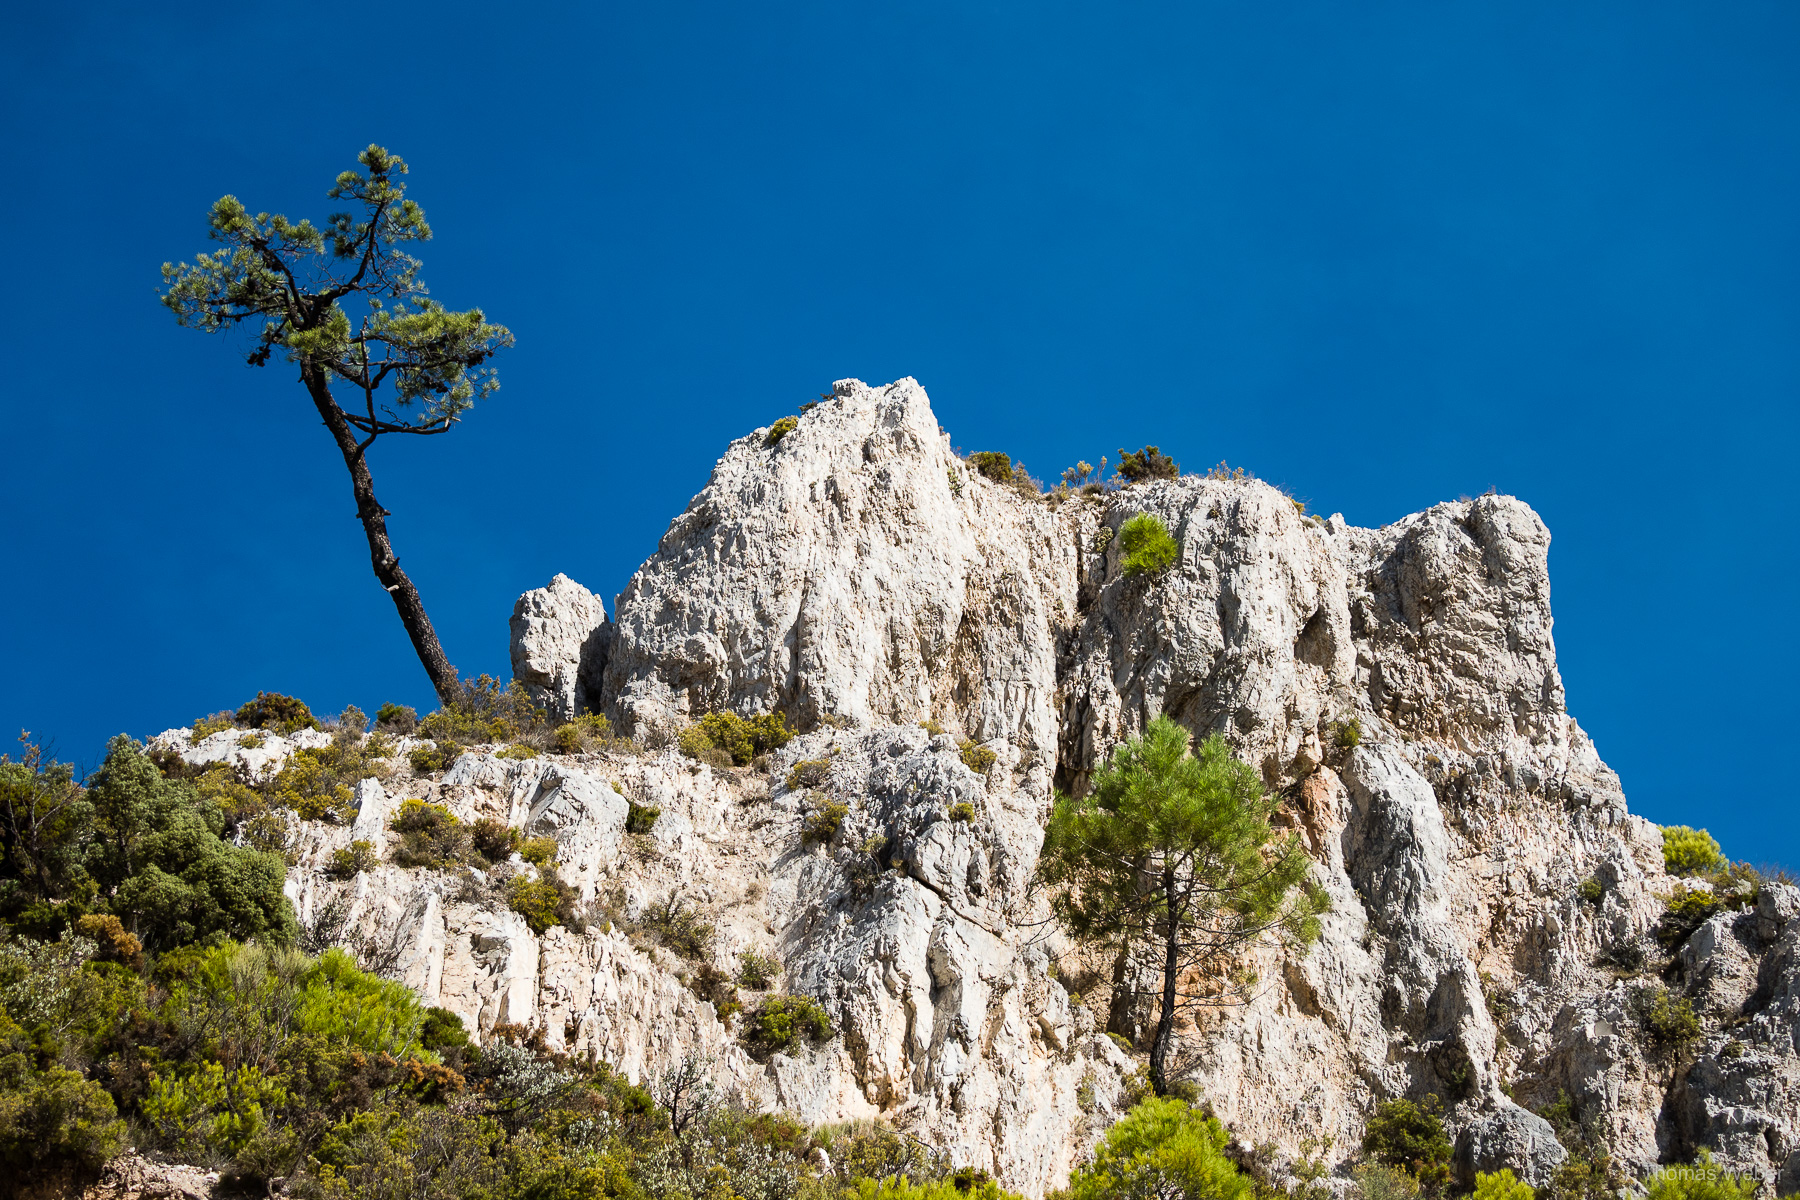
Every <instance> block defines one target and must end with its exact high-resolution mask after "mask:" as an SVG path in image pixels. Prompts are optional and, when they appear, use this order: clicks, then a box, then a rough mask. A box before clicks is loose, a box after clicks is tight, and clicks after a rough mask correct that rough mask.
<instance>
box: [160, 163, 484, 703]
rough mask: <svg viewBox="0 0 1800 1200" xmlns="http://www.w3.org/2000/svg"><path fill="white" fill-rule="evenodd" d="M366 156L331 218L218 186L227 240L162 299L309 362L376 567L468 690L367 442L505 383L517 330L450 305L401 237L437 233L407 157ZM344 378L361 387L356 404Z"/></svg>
mask: <svg viewBox="0 0 1800 1200" xmlns="http://www.w3.org/2000/svg"><path fill="white" fill-rule="evenodd" d="M357 161H358V163H360V164H361V165H362V167H363V169H364V171H366V172H367V173H366V174H364V173H361V172H357V171H345V172H344V173H343V174H341V175H339V176H338V177H337V183H336V184H335V185H334V186H333V187H332V188H331V190H330V191H329V192H328V193H326V194H327V195H328V196H330V197H331V198H332V199H334V200H346V201H349V202H350V203H351V204H352V205H353V206H354V208H355V211H352V212H340V213H333V214H331V215H330V216H329V217H328V218H327V219H326V222H325V227H324V228H322V229H321V228H319V227H318V226H315V225H313V224H312V222H310V221H307V220H304V219H303V220H301V221H300V222H298V223H295V222H292V221H289V220H288V219H287V218H286V217H284V216H282V215H281V214H279V213H275V214H270V213H257V214H256V215H254V216H252V215H251V214H250V211H249V210H248V209H246V208H245V207H244V206H243V204H242V203H240V202H239V201H238V199H237V197H235V196H225V197H224V198H222V199H221V200H219V202H218V203H216V204H214V205H213V207H212V212H211V214H210V215H209V217H208V224H209V225H210V226H211V235H212V238H213V240H214V241H218V242H222V243H224V245H225V248H224V249H222V250H219V251H216V252H214V253H211V254H200V255H198V256H196V257H195V259H194V262H193V263H192V264H191V265H190V264H188V263H164V264H163V268H162V273H163V282H164V288H163V291H162V302H163V303H164V304H165V305H167V306H168V307H169V308H170V309H171V310H172V311H173V312H174V313H175V316H176V319H177V320H178V321H180V323H181V324H182V325H184V326H187V327H188V328H191V329H199V330H203V331H205V332H207V333H222V332H225V331H227V330H231V329H234V328H237V327H239V326H243V327H245V328H247V329H255V331H256V342H255V344H254V346H253V347H252V348H251V349H250V351H249V352H248V353H247V355H246V359H247V361H248V362H249V363H250V365H251V366H256V367H260V366H265V365H267V364H268V362H269V360H270V358H272V357H273V356H274V354H275V352H276V350H277V349H279V350H280V351H281V352H282V355H283V357H284V358H285V359H286V360H287V361H288V362H291V363H293V364H295V366H296V367H298V368H299V372H300V382H301V384H303V385H304V386H305V388H306V391H307V394H308V395H309V396H310V397H311V399H312V402H313V407H314V408H316V409H318V412H319V416H320V418H321V419H322V420H323V421H324V422H325V428H326V429H328V430H330V432H331V437H332V440H333V441H334V442H335V443H336V445H337V448H338V452H339V453H340V454H342V455H343V457H344V466H345V467H346V468H347V469H348V470H349V472H350V485H351V490H352V491H353V492H354V494H355V496H356V516H357V519H358V520H360V521H361V522H362V527H363V532H364V534H365V535H366V536H367V537H368V540H369V559H370V563H371V565H372V566H373V567H374V570H375V578H376V579H377V580H379V581H380V583H381V586H382V587H383V588H385V589H386V590H387V593H388V595H390V596H391V597H393V600H394V607H395V609H396V610H398V612H399V614H400V621H401V623H402V624H403V625H405V626H406V632H407V636H408V637H410V638H411V639H412V644H413V649H414V650H415V651H416V652H417V653H418V655H419V661H420V662H421V663H422V664H424V667H425V673H426V674H427V675H429V676H430V677H431V683H432V686H433V687H434V688H436V689H437V694H438V698H439V699H440V700H441V701H443V702H444V703H445V704H449V703H451V702H452V701H453V700H454V699H455V697H456V696H457V681H456V670H455V668H453V667H452V666H451V665H450V663H449V660H448V659H446V658H445V657H444V649H443V647H442V646H441V645H439V644H438V638H437V631H436V630H434V629H433V628H432V625H431V618H430V617H428V616H427V615H426V614H425V605H424V602H423V601H422V600H420V598H419V589H418V588H416V587H414V586H413V582H412V580H411V579H410V578H408V577H407V574H406V572H405V571H403V570H401V569H400V559H399V557H398V556H397V555H395V553H394V547H393V542H392V540H391V539H390V538H389V537H388V530H387V517H388V516H389V512H388V510H387V509H385V508H383V507H382V506H381V504H380V502H379V501H377V500H376V499H375V485H374V481H373V480H372V479H371V477H370V475H369V462H368V453H369V448H370V447H371V446H373V445H374V444H375V440H376V439H377V438H379V437H380V436H381V435H383V434H387V433H396V434H399V433H405V434H416V435H420V436H429V435H433V434H440V433H444V432H447V431H448V430H449V429H450V428H451V427H452V426H454V425H455V424H456V423H457V421H458V420H459V419H460V418H461V417H462V414H463V413H464V412H466V411H468V409H469V407H470V406H471V405H472V404H474V402H475V401H476V400H477V399H479V398H483V397H486V396H488V395H491V394H492V393H493V392H494V391H495V389H497V388H498V387H499V386H500V385H499V381H498V380H497V379H496V378H495V375H494V371H493V368H492V367H490V366H487V365H485V364H486V363H487V361H488V359H490V358H491V357H492V356H493V355H494V354H495V353H496V352H497V351H499V350H501V349H503V348H504V347H506V346H510V345H512V340H513V339H512V334H511V333H509V332H507V330H506V329H505V328H504V327H502V326H499V325H491V324H489V323H488V321H487V318H486V317H485V316H484V315H483V314H482V311H481V310H480V309H478V308H472V309H470V310H468V311H467V312H451V311H450V310H448V309H446V308H445V307H444V306H443V305H442V304H439V303H438V302H437V301H435V300H433V299H431V298H430V296H429V295H428V294H427V292H426V289H425V285H424V284H422V283H421V282H419V266H420V264H419V260H418V259H416V258H413V257H412V256H411V255H409V254H407V253H406V252H405V251H404V250H403V249H402V247H403V246H405V245H406V244H407V243H410V242H422V241H426V240H428V239H429V238H430V237H431V227H430V226H429V225H427V224H426V223H425V214H424V212H423V211H422V210H421V209H420V208H419V206H418V204H416V203H415V202H413V201H411V200H408V199H407V198H406V185H405V184H403V183H401V182H400V180H399V177H400V176H402V175H404V174H406V164H405V163H404V162H403V161H401V159H400V158H399V156H397V155H393V154H389V153H388V152H387V151H386V150H384V149H382V148H381V147H380V146H370V147H369V148H368V149H367V150H365V151H363V152H362V153H361V154H360V155H358V156H357ZM358 301H360V305H358V307H360V308H361V309H362V311H361V312H358V313H355V314H354V315H353V314H352V313H351V312H350V311H349V308H348V307H347V306H351V305H356V304H357V302H358ZM258 325H260V329H257V328H256V327H257V326H258ZM383 385H387V386H388V390H387V391H386V392H381V388H382V387H383ZM334 388H335V389H340V390H345V391H347V393H348V394H349V395H350V396H352V397H353V399H352V400H351V401H350V403H349V404H348V405H345V404H340V403H339V402H338V398H337V394H336V392H334Z"/></svg>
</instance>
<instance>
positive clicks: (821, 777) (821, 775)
mask: <svg viewBox="0 0 1800 1200" xmlns="http://www.w3.org/2000/svg"><path fill="white" fill-rule="evenodd" d="M830 777H831V760H830V759H829V758H804V759H801V760H800V761H799V762H797V763H795V764H794V765H793V766H792V767H790V768H788V773H787V789H788V791H790V792H796V791H799V790H800V789H801V788H816V787H824V786H825V781H826V780H827V779H829V778H830Z"/></svg>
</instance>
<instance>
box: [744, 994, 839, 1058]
mask: <svg viewBox="0 0 1800 1200" xmlns="http://www.w3.org/2000/svg"><path fill="white" fill-rule="evenodd" d="M829 1037H831V1017H830V1015H829V1014H827V1013H826V1011H825V1010H824V1009H823V1008H822V1007H820V1005H819V1002H818V1001H817V1000H814V999H813V998H812V997H810V996H770V997H769V998H768V999H766V1000H764V1001H763V1002H762V1004H761V1005H760V1006H759V1007H758V1008H757V1010H756V1013H755V1015H754V1016H752V1017H751V1018H750V1020H749V1021H748V1022H747V1024H746V1028H745V1030H744V1040H745V1042H746V1043H748V1045H749V1047H750V1049H751V1051H752V1052H753V1053H754V1054H756V1055H757V1056H758V1057H759V1058H767V1057H768V1056H769V1055H771V1054H775V1053H778V1052H780V1051H784V1050H788V1049H791V1048H792V1047H793V1046H795V1045H796V1044H798V1043H800V1042H803V1041H812V1042H823V1041H825V1040H826V1039H828V1038H829Z"/></svg>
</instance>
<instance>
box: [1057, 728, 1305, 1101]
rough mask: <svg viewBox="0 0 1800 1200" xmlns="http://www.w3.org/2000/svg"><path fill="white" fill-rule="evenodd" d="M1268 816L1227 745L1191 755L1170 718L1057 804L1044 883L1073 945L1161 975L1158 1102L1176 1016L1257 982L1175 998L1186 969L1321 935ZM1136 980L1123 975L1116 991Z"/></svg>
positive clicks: (1155, 1051)
mask: <svg viewBox="0 0 1800 1200" xmlns="http://www.w3.org/2000/svg"><path fill="white" fill-rule="evenodd" d="M1275 805H1276V801H1275V800H1274V799H1272V798H1270V797H1269V796H1267V795H1266V794H1265V793H1264V791H1263V787H1262V781H1261V780H1260V779H1259V778H1258V777H1257V775H1256V772H1255V771H1253V770H1251V769H1250V768H1249V767H1247V766H1245V765H1244V764H1243V763H1241V762H1238V761H1237V760H1236V759H1234V758H1232V756H1231V751H1230V749H1229V747H1227V746H1226V744H1225V741H1224V739H1223V738H1220V737H1218V736H1217V735H1214V736H1213V737H1209V738H1207V739H1206V741H1204V742H1203V743H1201V745H1200V748H1199V753H1198V754H1197V755H1190V754H1189V753H1188V735H1187V731H1186V730H1185V729H1183V728H1182V727H1181V726H1179V725H1177V724H1176V723H1175V722H1174V721H1171V720H1169V719H1168V718H1167V717H1159V718H1158V719H1157V720H1155V721H1154V722H1152V723H1151V725H1150V727H1149V728H1148V729H1147V730H1145V731H1144V735H1143V736H1142V737H1139V738H1132V739H1130V740H1129V741H1126V742H1124V743H1122V744H1121V745H1119V746H1118V747H1117V748H1116V749H1115V750H1114V751H1113V755H1112V758H1111V760H1110V761H1109V762H1108V763H1107V765H1106V766H1105V767H1104V768H1103V769H1102V770H1101V771H1099V772H1098V773H1097V774H1096V775H1095V776H1094V779H1093V786H1092V788H1091V789H1090V791H1089V792H1088V794H1087V795H1086V796H1084V797H1082V798H1081V799H1079V800H1073V799H1070V798H1068V797H1066V796H1063V797H1059V798H1058V799H1057V802H1056V808H1055V810H1054V812H1053V813H1052V814H1051V817H1050V825H1049V828H1048V829H1047V830H1046V831H1045V835H1044V853H1043V857H1042V858H1041V859H1040V860H1039V868H1038V870H1039V879H1040V880H1041V881H1042V882H1043V883H1045V884H1046V885H1048V887H1049V888H1050V890H1051V895H1052V904H1053V907H1054V910H1055V912H1056V915H1057V916H1058V917H1059V918H1060V919H1061V920H1062V921H1063V922H1064V924H1065V925H1066V926H1067V928H1068V929H1069V931H1070V932H1071V933H1072V934H1074V935H1075V936H1076V937H1078V938H1082V939H1084V940H1089V941H1094V942H1098V943H1100V944H1103V945H1107V946H1112V947H1116V948H1117V951H1118V953H1119V955H1120V958H1121V964H1122V965H1123V966H1126V967H1128V968H1129V967H1141V968H1148V969H1150V970H1151V972H1152V973H1153V974H1155V975H1156V976H1158V977H1160V980H1161V989H1160V1001H1161V1003H1160V1008H1159V1010H1158V1016H1157V1023H1156V1037H1155V1040H1154V1041H1153V1042H1152V1043H1151V1048H1150V1082H1151V1085H1152V1086H1153V1087H1154V1088H1155V1089H1156V1092H1157V1094H1158V1095H1163V1094H1165V1093H1166V1091H1167V1088H1168V1083H1169V1080H1168V1078H1167V1070H1168V1062H1169V1052H1170V1049H1171V1047H1172V1045H1173V1042H1174V1030H1175V1014H1176V1012H1177V1011H1178V1010H1179V1009H1181V1008H1184V1007H1189V1006H1193V1005H1218V1004H1231V1003H1240V1002H1242V1001H1243V1000H1244V999H1246V998H1247V997H1248V995H1249V992H1250V989H1251V988H1252V987H1253V985H1254V980H1253V979H1251V978H1249V977H1248V976H1245V975H1242V974H1238V975H1234V976H1231V977H1227V978H1211V979H1209V980H1208V982H1207V984H1206V985H1205V986H1203V987H1198V988H1196V987H1190V988H1188V990H1186V991H1185V992H1184V991H1183V989H1182V986H1181V981H1182V978H1183V976H1184V975H1186V974H1187V973H1188V971H1189V970H1190V969H1192V968H1195V967H1215V968H1217V967H1224V966H1227V965H1228V963H1229V960H1230V959H1231V957H1232V956H1233V955H1234V954H1235V953H1236V952H1237V951H1239V950H1240V949H1242V948H1244V947H1245V946H1247V945H1248V944H1249V943H1251V942H1253V941H1256V940H1257V939H1259V938H1261V937H1263V936H1264V935H1265V934H1267V935H1275V936H1282V937H1287V938H1289V939H1291V940H1292V941H1294V942H1296V943H1299V944H1301V945H1305V944H1309V943H1311V942H1312V941H1313V940H1314V939H1316V938H1317V937H1318V935H1319V914H1321V913H1323V912H1324V911H1326V909H1327V908H1329V906H1330V901H1329V899H1328V898H1327V897H1326V895H1325V892H1324V890H1323V889H1322V888H1321V887H1319V885H1318V884H1317V883H1314V882H1313V881H1312V880H1310V879H1309V878H1308V877H1307V872H1308V868H1309V867H1310V866H1311V860H1310V859H1308V857H1307V855H1306V851H1305V849H1304V848H1303V847H1302V846H1301V844H1300V840H1299V838H1298V837H1295V836H1289V837H1287V838H1284V839H1282V840H1280V841H1273V840H1272V839H1273V831H1272V830H1271V829H1270V827H1269V817H1270V815H1271V814H1272V813H1273V812H1274V810H1275ZM1133 974H1135V972H1134V971H1131V970H1129V969H1127V970H1124V971H1121V972H1120V973H1119V979H1120V982H1121V984H1122V983H1123V982H1124V980H1125V979H1128V978H1129V977H1130V976H1131V975H1133ZM1214 974H1215V975H1216V974H1217V972H1215V973H1214Z"/></svg>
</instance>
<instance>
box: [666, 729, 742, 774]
mask: <svg viewBox="0 0 1800 1200" xmlns="http://www.w3.org/2000/svg"><path fill="white" fill-rule="evenodd" d="M675 746H676V748H677V749H679V750H680V751H681V752H682V753H683V754H685V755H687V756H688V757H689V758H691V759H694V760H696V761H698V762H703V763H705V764H706V765H707V766H709V767H712V768H714V769H716V770H720V771H724V770H728V769H729V768H730V767H732V766H733V765H734V764H733V763H732V761H731V752H730V751H729V750H722V749H720V748H719V747H718V746H715V745H713V740H712V738H711V737H709V736H708V735H707V732H706V730H704V729H702V728H701V727H700V726H698V725H689V726H688V727H687V728H686V729H684V730H682V731H681V734H680V736H678V737H677V738H676V739H675Z"/></svg>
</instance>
